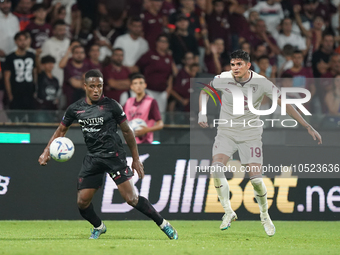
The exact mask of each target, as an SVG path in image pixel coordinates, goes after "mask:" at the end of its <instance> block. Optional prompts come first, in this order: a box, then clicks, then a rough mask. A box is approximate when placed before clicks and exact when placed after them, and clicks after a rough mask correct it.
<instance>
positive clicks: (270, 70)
mask: <svg viewBox="0 0 340 255" xmlns="http://www.w3.org/2000/svg"><path fill="white" fill-rule="evenodd" d="M257 63H258V68H259V70H255V72H256V73H258V74H260V75H263V76H264V77H267V78H268V79H275V78H276V66H271V65H270V63H269V57H268V56H266V55H263V56H261V57H259V58H258V59H257Z"/></svg>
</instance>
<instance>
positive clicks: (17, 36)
mask: <svg viewBox="0 0 340 255" xmlns="http://www.w3.org/2000/svg"><path fill="white" fill-rule="evenodd" d="M20 36H25V38H26V39H27V38H28V37H27V34H26V31H20V32H18V33H16V34H15V36H14V41H16V40H18V39H19V37H20Z"/></svg>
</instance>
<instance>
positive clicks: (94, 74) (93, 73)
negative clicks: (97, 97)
mask: <svg viewBox="0 0 340 255" xmlns="http://www.w3.org/2000/svg"><path fill="white" fill-rule="evenodd" d="M90 77H98V78H102V79H103V74H102V73H101V72H100V71H99V70H98V69H91V70H90V71H87V72H86V73H85V82H86V80H87V79H88V78H90Z"/></svg>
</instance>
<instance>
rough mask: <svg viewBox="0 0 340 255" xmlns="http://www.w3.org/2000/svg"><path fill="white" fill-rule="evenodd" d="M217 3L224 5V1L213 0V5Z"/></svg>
mask: <svg viewBox="0 0 340 255" xmlns="http://www.w3.org/2000/svg"><path fill="white" fill-rule="evenodd" d="M216 3H224V2H223V0H213V1H212V4H213V5H215V4H216Z"/></svg>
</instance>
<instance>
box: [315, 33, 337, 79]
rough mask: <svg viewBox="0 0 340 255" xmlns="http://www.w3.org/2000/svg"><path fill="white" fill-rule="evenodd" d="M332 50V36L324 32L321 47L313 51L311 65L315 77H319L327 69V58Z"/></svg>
mask: <svg viewBox="0 0 340 255" xmlns="http://www.w3.org/2000/svg"><path fill="white" fill-rule="evenodd" d="M333 50H334V36H333V35H331V34H324V35H323V36H322V42H321V47H320V49H319V50H318V51H315V52H314V53H313V57H312V67H313V74H314V77H315V78H320V77H321V75H322V74H324V73H326V72H327V70H328V69H329V65H328V62H329V59H330V56H331V55H332V53H333Z"/></svg>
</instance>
